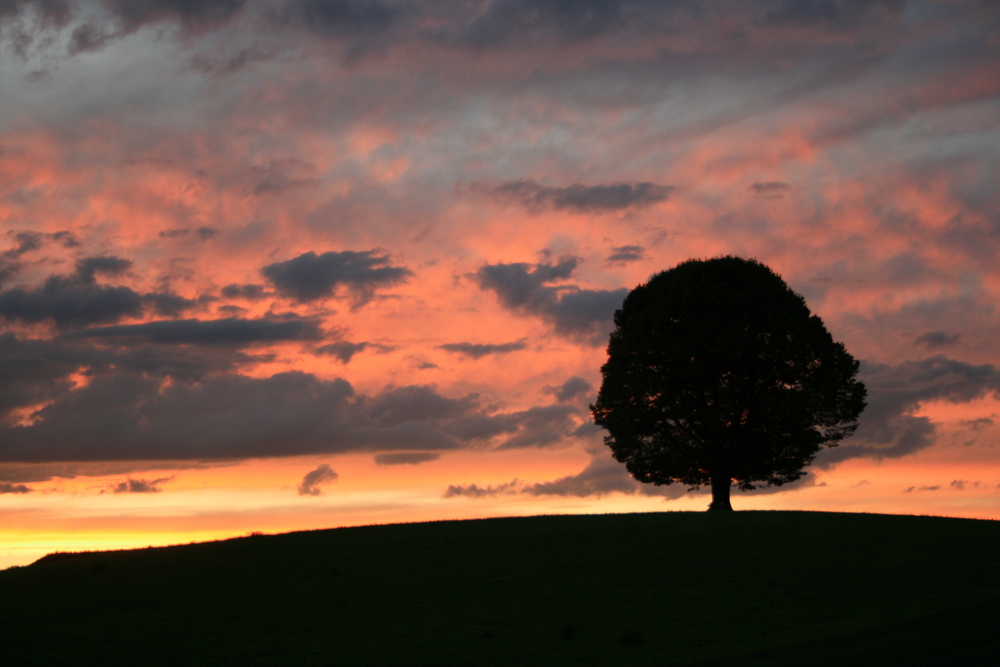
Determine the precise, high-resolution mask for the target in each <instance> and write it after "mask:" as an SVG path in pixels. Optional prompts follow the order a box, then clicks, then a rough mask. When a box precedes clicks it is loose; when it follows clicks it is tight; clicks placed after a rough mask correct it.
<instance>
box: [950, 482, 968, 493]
mask: <svg viewBox="0 0 1000 667" xmlns="http://www.w3.org/2000/svg"><path fill="white" fill-rule="evenodd" d="M967 483H968V482H967V481H966V480H964V479H953V480H952V481H951V484H949V486H951V488H953V489H958V490H959V491H964V490H965V485H966V484H967Z"/></svg>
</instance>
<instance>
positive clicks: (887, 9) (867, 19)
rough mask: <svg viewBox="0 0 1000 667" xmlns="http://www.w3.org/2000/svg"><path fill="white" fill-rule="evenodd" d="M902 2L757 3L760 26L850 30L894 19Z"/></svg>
mask: <svg viewBox="0 0 1000 667" xmlns="http://www.w3.org/2000/svg"><path fill="white" fill-rule="evenodd" d="M905 6H906V0H780V1H778V2H770V3H761V6H760V8H759V9H760V10H761V18H762V22H764V23H768V24H785V23H790V24H799V25H810V24H825V25H828V26H831V25H832V26H835V27H839V28H852V27H855V26H857V25H859V24H863V23H880V22H882V21H883V20H884V19H886V18H890V17H893V16H895V15H898V14H899V13H900V12H901V11H902V10H903V8H904V7H905Z"/></svg>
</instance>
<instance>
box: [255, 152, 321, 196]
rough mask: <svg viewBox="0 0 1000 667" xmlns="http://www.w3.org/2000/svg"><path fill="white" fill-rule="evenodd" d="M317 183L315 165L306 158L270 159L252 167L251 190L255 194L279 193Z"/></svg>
mask: <svg viewBox="0 0 1000 667" xmlns="http://www.w3.org/2000/svg"><path fill="white" fill-rule="evenodd" d="M317 183H319V181H318V180H317V178H316V167H315V165H312V164H310V163H308V162H305V161H304V160H298V159H295V158H287V159H284V160H270V161H268V162H267V163H265V164H263V165H255V166H253V167H250V191H251V192H252V193H253V194H255V195H264V194H277V193H279V192H285V191H287V190H291V189H293V188H302V187H308V186H311V185H316V184H317Z"/></svg>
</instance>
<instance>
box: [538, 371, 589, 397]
mask: <svg viewBox="0 0 1000 667" xmlns="http://www.w3.org/2000/svg"><path fill="white" fill-rule="evenodd" d="M593 391H594V386H593V385H592V384H590V383H589V382H587V381H586V380H584V379H583V378H582V377H579V376H577V375H574V376H573V377H571V378H569V379H568V380H566V381H565V382H563V383H562V384H561V385H560V386H558V387H544V388H543V389H542V393H544V394H549V395H552V396H555V397H556V400H557V401H559V402H560V403H568V402H569V401H572V400H573V399H574V398H576V397H577V396H586V395H590V394H591V393H593Z"/></svg>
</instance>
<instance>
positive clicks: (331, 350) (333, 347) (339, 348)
mask: <svg viewBox="0 0 1000 667" xmlns="http://www.w3.org/2000/svg"><path fill="white" fill-rule="evenodd" d="M367 347H368V343H365V342H362V343H351V342H349V341H346V340H340V341H337V342H336V343H330V344H329V345H322V346H320V347H317V348H316V353H317V354H328V355H330V356H333V357H336V358H337V359H340V362H341V363H344V364H346V363H349V362H350V361H351V359H352V358H353V357H354V355H355V354H357V353H358V352H361V351H362V350H364V349H365V348H367Z"/></svg>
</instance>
